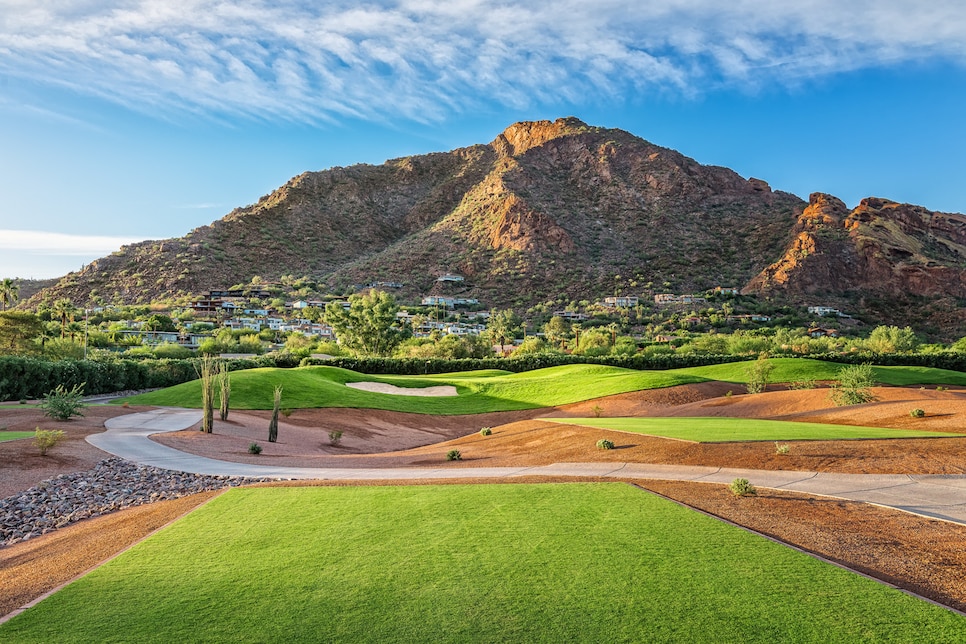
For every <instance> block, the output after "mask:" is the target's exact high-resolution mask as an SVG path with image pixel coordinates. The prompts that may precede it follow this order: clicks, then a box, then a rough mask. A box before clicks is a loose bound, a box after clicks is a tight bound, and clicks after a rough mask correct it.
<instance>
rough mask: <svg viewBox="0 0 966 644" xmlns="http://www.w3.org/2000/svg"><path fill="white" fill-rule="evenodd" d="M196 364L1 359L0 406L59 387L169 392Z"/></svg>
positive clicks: (264, 362)
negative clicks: (80, 385)
mask: <svg viewBox="0 0 966 644" xmlns="http://www.w3.org/2000/svg"><path fill="white" fill-rule="evenodd" d="M198 361H199V360H198V358H188V359H184V360H173V359H160V360H158V359H152V360H108V361H103V362H102V361H93V360H57V361H51V360H43V359H41V358H30V357H22V356H0V400H23V399H33V398H40V397H42V396H43V395H44V394H46V393H47V392H49V391H51V390H53V389H54V388H56V387H57V385H64V386H65V387H67V388H70V387H73V386H74V385H78V384H81V383H86V384H85V385H84V394H85V395H88V396H90V395H96V394H105V393H113V392H115V391H125V390H129V389H152V388H155V387H170V386H171V385H177V384H180V383H182V382H187V381H189V380H194V379H195V378H197V377H198V375H197V374H198V372H197V367H198ZM228 365H229V369H231V370H232V371H238V370H241V369H254V368H256V367H295V366H297V365H298V358H295V357H293V356H291V355H289V354H279V355H274V356H259V357H257V358H251V359H232V360H229V361H228Z"/></svg>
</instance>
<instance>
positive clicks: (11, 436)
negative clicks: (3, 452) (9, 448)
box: [0, 431, 34, 443]
mask: <svg viewBox="0 0 966 644" xmlns="http://www.w3.org/2000/svg"><path fill="white" fill-rule="evenodd" d="M33 437H34V433H33V432H8V431H0V443H2V442H3V441H15V440H19V439H21V438H33Z"/></svg>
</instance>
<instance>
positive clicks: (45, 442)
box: [34, 427, 66, 456]
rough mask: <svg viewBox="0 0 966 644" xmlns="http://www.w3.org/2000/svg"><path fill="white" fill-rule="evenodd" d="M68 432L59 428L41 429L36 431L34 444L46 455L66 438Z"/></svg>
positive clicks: (41, 453)
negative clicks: (65, 432)
mask: <svg viewBox="0 0 966 644" xmlns="http://www.w3.org/2000/svg"><path fill="white" fill-rule="evenodd" d="M65 436H66V434H64V432H62V431H61V430H59V429H40V428H39V427H38V428H37V430H36V431H35V432H34V445H36V446H37V449H38V450H39V451H40V455H41V456H46V455H47V451H48V450H49V449H50V448H51V447H53V446H55V445H56V444H57V443H59V442H60V441H62V440H64V437H65Z"/></svg>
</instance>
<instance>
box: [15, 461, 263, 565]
mask: <svg viewBox="0 0 966 644" xmlns="http://www.w3.org/2000/svg"><path fill="white" fill-rule="evenodd" d="M273 480H277V479H268V478H247V477H241V476H205V475H202V474H186V473H184V472H175V471H172V470H164V469H161V468H157V467H150V466H146V465H138V464H136V463H131V462H130V461H125V460H124V459H121V458H108V459H105V460H103V461H101V462H100V463H98V464H97V465H95V466H94V467H92V468H91V469H89V470H87V471H84V472H75V473H73V474H62V475H60V476H57V477H55V478H52V479H47V480H46V481H43V482H41V483H40V484H39V485H37V486H35V487H32V488H30V489H29V490H27V491H25V492H21V493H20V494H17V495H14V496H11V497H8V498H6V499H3V500H0V547H2V546H10V545H13V544H15V543H19V542H21V541H26V540H28V539H31V538H33V537H39V536H40V535H42V534H46V533H48V532H51V531H52V530H56V529H58V528H63V527H65V526H68V525H70V524H72V523H76V522H78V521H81V520H82V519H88V518H91V517H96V516H100V515H102V514H107V513H109V512H114V511H115V510H123V509H124V508H130V507H134V506H137V505H143V504H145V503H153V502H155V501H165V500H167V499H177V498H180V497H183V496H188V495H189V494H196V493H198V492H206V491H209V490H221V489H224V488H227V487H237V486H239V485H245V484H250V483H261V482H265V481H273Z"/></svg>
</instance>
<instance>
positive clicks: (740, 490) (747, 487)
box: [728, 479, 758, 496]
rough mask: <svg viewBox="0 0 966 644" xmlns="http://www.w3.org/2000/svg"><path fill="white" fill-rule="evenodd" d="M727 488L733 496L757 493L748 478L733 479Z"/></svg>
mask: <svg viewBox="0 0 966 644" xmlns="http://www.w3.org/2000/svg"><path fill="white" fill-rule="evenodd" d="M728 489H729V490H731V493H732V494H734V495H735V496H754V495H756V494H758V490H756V489H755V486H754V485H752V484H751V481H749V480H748V479H735V480H734V481H732V482H731V485H729V486H728Z"/></svg>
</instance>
